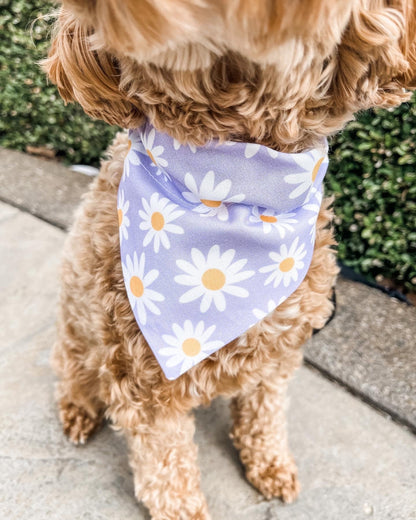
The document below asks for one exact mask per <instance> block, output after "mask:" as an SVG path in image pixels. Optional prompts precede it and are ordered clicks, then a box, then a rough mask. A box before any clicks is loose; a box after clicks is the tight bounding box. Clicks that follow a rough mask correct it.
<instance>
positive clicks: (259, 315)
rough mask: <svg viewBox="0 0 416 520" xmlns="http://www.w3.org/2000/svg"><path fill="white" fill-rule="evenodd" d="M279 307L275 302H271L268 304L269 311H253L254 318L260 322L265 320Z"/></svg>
mask: <svg viewBox="0 0 416 520" xmlns="http://www.w3.org/2000/svg"><path fill="white" fill-rule="evenodd" d="M276 307H277V303H276V302H275V301H274V300H269V301H268V303H267V310H266V311H264V310H262V309H253V314H254V316H255V317H256V318H257V319H258V320H259V321H260V320H262V319H263V318H265V317H266V316H267V315H268V314H270V313H271V312H273V311H274V310H275V308H276Z"/></svg>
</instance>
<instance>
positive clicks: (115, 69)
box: [42, 10, 142, 128]
mask: <svg viewBox="0 0 416 520" xmlns="http://www.w3.org/2000/svg"><path fill="white" fill-rule="evenodd" d="M42 66H43V68H44V70H45V71H46V73H47V74H48V76H49V78H50V79H51V81H52V82H53V83H55V84H56V85H57V87H58V90H59V93H60V95H61V96H62V98H63V99H64V100H65V101H66V102H70V101H77V102H78V103H80V104H81V105H82V107H83V108H84V110H85V112H86V113H87V114H89V115H90V116H91V117H93V118H97V119H103V120H104V121H107V122H108V123H109V124H113V125H120V126H123V127H124V128H131V127H135V126H136V127H137V126H139V125H140V123H141V121H142V111H141V105H140V101H139V100H138V99H134V98H132V97H128V96H127V94H126V93H125V92H123V91H122V89H120V71H119V64H118V61H117V59H116V58H115V57H114V56H112V55H111V54H109V53H108V52H106V51H105V50H102V49H97V50H94V49H93V47H92V45H91V42H90V31H89V29H88V27H87V26H85V25H84V24H82V23H80V22H79V21H78V19H76V18H75V17H74V15H73V14H71V13H69V12H67V11H65V10H62V11H61V13H60V15H59V21H58V24H57V26H56V33H55V35H54V37H53V40H52V45H51V48H50V51H49V55H48V58H47V59H46V60H44V61H43V63H42Z"/></svg>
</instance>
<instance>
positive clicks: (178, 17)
mask: <svg viewBox="0 0 416 520" xmlns="http://www.w3.org/2000/svg"><path fill="white" fill-rule="evenodd" d="M415 4H416V1H415V0H227V1H223V0H63V5H62V8H61V12H60V16H59V21H58V24H57V28H56V34H55V36H54V39H53V42H52V47H51V51H50V55H49V58H48V59H47V60H46V61H45V68H46V70H47V72H48V74H49V76H50V77H51V79H52V81H54V82H55V83H56V84H57V85H58V88H59V91H60V93H61V95H62V97H63V98H64V99H65V100H66V101H72V100H75V101H78V102H79V103H80V104H81V105H82V106H83V107H84V110H85V111H86V112H87V113H88V114H90V115H91V116H93V117H96V118H100V119H104V120H106V121H108V122H109V123H111V124H118V125H120V126H124V127H128V128H132V127H137V126H139V125H140V123H141V122H142V120H143V117H148V118H149V119H150V120H151V122H152V123H153V124H154V125H155V126H156V127H157V128H159V129H160V130H165V131H168V132H169V133H170V134H171V135H173V136H174V137H176V138H177V139H179V140H181V141H187V142H194V143H195V144H202V143H204V142H205V141H207V140H208V139H210V138H212V137H219V138H220V139H222V138H224V139H226V138H233V139H244V140H256V141H257V142H261V143H263V144H266V145H270V146H275V147H276V146H277V147H280V148H281V149H282V150H284V151H295V150H298V149H301V148H304V147H305V146H309V145H313V142H314V140H315V139H318V138H320V137H321V136H323V135H329V134H331V133H334V132H336V131H337V130H339V129H340V128H341V127H342V126H343V125H344V124H345V122H346V121H347V120H349V119H350V118H351V117H352V114H353V113H354V112H356V111H357V110H360V109H364V108H368V107H371V106H394V105H397V104H399V103H400V102H401V101H403V100H406V99H408V97H409V94H408V93H407V92H406V91H405V89H410V88H413V87H414V86H416V79H415V77H416V43H415V38H416V36H415V35H416V12H415V9H416V7H415Z"/></svg>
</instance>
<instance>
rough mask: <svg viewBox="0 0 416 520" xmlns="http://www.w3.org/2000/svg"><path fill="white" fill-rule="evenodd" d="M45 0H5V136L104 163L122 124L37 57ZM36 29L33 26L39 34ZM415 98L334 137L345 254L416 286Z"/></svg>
mask: <svg viewBox="0 0 416 520" xmlns="http://www.w3.org/2000/svg"><path fill="white" fill-rule="evenodd" d="M51 9H52V3H50V2H45V1H44V0H31V1H23V0H0V145H1V146H5V147H10V148H17V149H20V150H25V148H26V146H27V145H28V144H29V145H33V146H44V145H46V146H48V147H50V148H51V149H53V150H54V151H55V152H56V153H57V155H58V156H62V158H63V160H65V161H66V162H71V163H85V164H97V163H98V162H99V158H100V157H101V156H102V154H103V151H104V150H105V148H106V147H107V145H108V143H109V141H110V140H111V138H112V137H113V135H114V133H115V132H116V129H115V128H111V127H109V126H107V125H105V124H104V123H101V122H98V121H94V122H93V121H91V120H90V119H89V118H88V117H87V116H85V115H84V113H83V112H82V109H81V108H80V107H79V106H76V105H69V106H67V107H65V106H64V104H63V103H62V101H61V100H60V98H59V95H58V93H57V91H56V88H55V87H54V86H53V85H48V84H47V82H46V79H45V77H44V75H43V73H42V72H41V70H40V69H39V67H38V66H37V65H36V62H37V61H39V60H40V59H41V58H43V57H44V56H45V55H46V53H47V49H48V45H49V43H48V41H49V38H50V27H51V23H52V20H50V19H49V20H48V19H43V20H38V21H37V22H36V23H34V25H33V28H32V31H31V22H32V21H33V20H34V19H35V18H36V17H38V16H39V15H40V14H46V13H48V12H50V11H51ZM31 32H32V34H31ZM415 133H416V100H415V101H414V102H413V103H409V104H407V105H403V106H402V107H400V108H399V109H397V110H394V111H382V110H376V111H374V112H366V113H363V114H361V115H360V116H359V117H358V119H357V121H355V122H353V123H351V124H350V125H349V126H348V127H347V129H346V130H345V131H344V132H343V133H342V134H340V135H339V136H337V138H335V139H334V140H333V141H332V144H331V149H332V161H331V166H330V172H329V175H328V181H327V187H328V188H329V189H328V190H327V192H330V193H333V194H334V196H335V198H336V202H335V211H336V229H337V238H338V240H339V257H340V259H341V260H342V261H343V262H345V263H346V264H347V265H349V266H351V267H353V268H354V269H356V270H357V271H361V272H362V273H364V274H368V275H371V276H372V277H377V276H378V275H380V274H381V275H383V276H384V277H386V278H390V279H392V280H394V281H397V282H398V283H400V284H402V285H404V286H405V287H406V288H407V290H409V291H412V292H416V177H415V163H416V157H415V153H414V152H415V145H416V138H415Z"/></svg>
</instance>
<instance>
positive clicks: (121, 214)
mask: <svg viewBox="0 0 416 520" xmlns="http://www.w3.org/2000/svg"><path fill="white" fill-rule="evenodd" d="M117 215H118V225H119V227H120V226H121V224H122V223H123V211H122V210H121V209H119V210H118V211H117Z"/></svg>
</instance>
